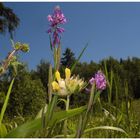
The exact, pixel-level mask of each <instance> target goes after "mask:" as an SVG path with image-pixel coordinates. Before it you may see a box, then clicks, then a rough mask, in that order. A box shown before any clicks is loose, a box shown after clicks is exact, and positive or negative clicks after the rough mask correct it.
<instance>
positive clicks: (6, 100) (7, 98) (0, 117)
mask: <svg viewBox="0 0 140 140" xmlns="http://www.w3.org/2000/svg"><path fill="white" fill-rule="evenodd" d="M14 80H15V78H13V79H12V81H11V83H10V86H9V89H8V92H7V95H6V99H5V101H4V104H3V107H2V110H1V113H0V125H1V123H2V120H3V116H4V113H5V111H6V108H7V104H8V101H9V97H10V93H11V90H12V86H13V84H14Z"/></svg>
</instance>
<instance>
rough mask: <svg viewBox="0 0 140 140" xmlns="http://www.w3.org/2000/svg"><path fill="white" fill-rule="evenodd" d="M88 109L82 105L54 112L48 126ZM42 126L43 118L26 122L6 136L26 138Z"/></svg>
mask: <svg viewBox="0 0 140 140" xmlns="http://www.w3.org/2000/svg"><path fill="white" fill-rule="evenodd" d="M85 110H86V106H82V107H79V108H76V109H71V110H68V111H61V112H56V113H54V115H53V117H52V119H51V120H50V121H49V124H48V126H49V127H53V126H54V125H55V124H56V123H58V122H60V121H62V120H65V119H67V118H70V117H73V116H75V115H78V114H80V113H82V112H83V111H85ZM41 128H42V121H41V118H39V119H36V120H33V121H30V122H26V123H25V124H23V125H21V126H18V127H17V128H15V129H14V130H12V131H11V132H9V133H8V134H7V135H6V137H7V138H25V137H27V136H29V135H30V134H32V133H33V132H35V131H37V130H39V129H41Z"/></svg>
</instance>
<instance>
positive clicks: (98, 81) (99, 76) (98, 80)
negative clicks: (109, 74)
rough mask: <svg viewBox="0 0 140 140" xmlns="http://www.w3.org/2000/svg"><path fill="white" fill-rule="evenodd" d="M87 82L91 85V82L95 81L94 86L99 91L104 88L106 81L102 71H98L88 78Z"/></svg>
mask: <svg viewBox="0 0 140 140" xmlns="http://www.w3.org/2000/svg"><path fill="white" fill-rule="evenodd" d="M89 82H90V84H91V85H93V83H95V85H96V88H97V89H98V90H100V91H102V90H104V89H106V85H107V81H106V78H105V75H104V74H103V73H102V71H98V72H97V73H96V74H95V77H92V78H91V79H90V80H89Z"/></svg>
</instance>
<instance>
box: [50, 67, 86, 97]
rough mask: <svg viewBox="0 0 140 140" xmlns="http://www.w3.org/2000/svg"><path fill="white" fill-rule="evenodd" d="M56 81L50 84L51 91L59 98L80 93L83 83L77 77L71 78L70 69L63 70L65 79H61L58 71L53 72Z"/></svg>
mask: <svg viewBox="0 0 140 140" xmlns="http://www.w3.org/2000/svg"><path fill="white" fill-rule="evenodd" d="M55 77H56V80H57V82H56V81H53V82H52V88H53V91H54V92H56V93H57V94H58V95H60V96H67V95H71V94H73V93H75V92H79V91H81V90H82V89H83V88H84V86H85V82H84V81H83V80H82V79H80V78H79V76H72V77H71V71H70V69H68V68H66V69H65V79H62V78H61V76H60V73H59V71H56V72H55Z"/></svg>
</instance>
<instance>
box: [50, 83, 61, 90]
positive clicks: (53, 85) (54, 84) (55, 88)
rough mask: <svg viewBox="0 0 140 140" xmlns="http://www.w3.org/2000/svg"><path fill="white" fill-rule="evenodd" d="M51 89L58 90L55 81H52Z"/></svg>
mask: <svg viewBox="0 0 140 140" xmlns="http://www.w3.org/2000/svg"><path fill="white" fill-rule="evenodd" d="M52 87H53V90H54V91H58V90H59V89H60V87H59V85H58V83H57V82H56V81H53V82H52Z"/></svg>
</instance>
